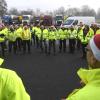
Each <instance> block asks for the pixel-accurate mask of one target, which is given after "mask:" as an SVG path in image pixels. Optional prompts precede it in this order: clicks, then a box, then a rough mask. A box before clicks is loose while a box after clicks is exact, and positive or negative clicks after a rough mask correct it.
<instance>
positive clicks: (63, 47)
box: [59, 39, 66, 52]
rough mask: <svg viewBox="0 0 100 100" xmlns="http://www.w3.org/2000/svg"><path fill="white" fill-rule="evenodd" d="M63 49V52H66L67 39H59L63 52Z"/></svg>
mask: <svg viewBox="0 0 100 100" xmlns="http://www.w3.org/2000/svg"><path fill="white" fill-rule="evenodd" d="M62 49H63V52H66V39H64V40H59V52H61V51H62Z"/></svg>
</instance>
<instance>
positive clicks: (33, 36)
mask: <svg viewBox="0 0 100 100" xmlns="http://www.w3.org/2000/svg"><path fill="white" fill-rule="evenodd" d="M32 39H33V44H34V45H35V41H36V40H35V34H32Z"/></svg>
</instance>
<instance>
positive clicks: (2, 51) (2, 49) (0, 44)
mask: <svg viewBox="0 0 100 100" xmlns="http://www.w3.org/2000/svg"><path fill="white" fill-rule="evenodd" d="M0 46H1V53H2V56H5V50H4V49H5V42H1V43H0Z"/></svg>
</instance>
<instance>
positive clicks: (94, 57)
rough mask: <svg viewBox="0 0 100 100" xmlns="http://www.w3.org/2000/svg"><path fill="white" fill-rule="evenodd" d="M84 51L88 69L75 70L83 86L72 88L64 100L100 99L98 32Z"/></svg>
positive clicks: (99, 35)
mask: <svg viewBox="0 0 100 100" xmlns="http://www.w3.org/2000/svg"><path fill="white" fill-rule="evenodd" d="M86 51H87V62H88V65H89V69H82V68H81V69H79V71H78V72H77V73H78V75H79V77H80V78H81V83H84V87H83V88H81V89H77V90H74V91H73V92H72V93H71V94H70V95H69V96H68V97H67V99H66V100H100V34H97V35H95V36H93V37H92V39H91V40H90V42H89V44H88V45H87V47H86Z"/></svg>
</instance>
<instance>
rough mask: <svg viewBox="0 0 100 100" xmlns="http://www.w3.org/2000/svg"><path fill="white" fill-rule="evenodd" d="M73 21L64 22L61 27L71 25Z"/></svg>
mask: <svg viewBox="0 0 100 100" xmlns="http://www.w3.org/2000/svg"><path fill="white" fill-rule="evenodd" d="M73 21H74V20H72V19H71V20H66V21H65V22H64V23H63V25H71V24H72V23H73Z"/></svg>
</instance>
